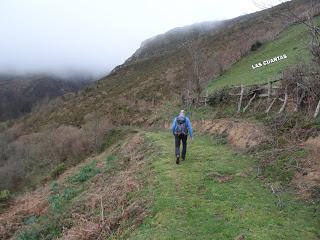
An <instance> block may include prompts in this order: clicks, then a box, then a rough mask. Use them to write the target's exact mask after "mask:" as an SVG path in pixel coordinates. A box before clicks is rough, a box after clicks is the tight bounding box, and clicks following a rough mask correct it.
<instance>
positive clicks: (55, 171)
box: [50, 163, 67, 178]
mask: <svg viewBox="0 0 320 240" xmlns="http://www.w3.org/2000/svg"><path fill="white" fill-rule="evenodd" d="M66 169H67V166H66V164H65V163H60V164H58V166H57V167H56V168H54V169H53V170H52V171H51V173H50V176H51V177H52V178H57V177H58V176H60V175H61V174H62V173H63V172H64V171H65V170H66Z"/></svg>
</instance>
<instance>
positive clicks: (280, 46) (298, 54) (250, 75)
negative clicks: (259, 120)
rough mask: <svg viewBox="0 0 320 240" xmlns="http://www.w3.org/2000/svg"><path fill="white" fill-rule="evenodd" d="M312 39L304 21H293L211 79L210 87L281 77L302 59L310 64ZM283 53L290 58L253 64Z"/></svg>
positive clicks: (318, 21)
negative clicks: (275, 35)
mask: <svg viewBox="0 0 320 240" xmlns="http://www.w3.org/2000/svg"><path fill="white" fill-rule="evenodd" d="M315 21H316V23H320V17H317V18H315ZM310 41H311V36H310V34H309V33H308V30H307V29H306V27H305V25H303V24H294V25H292V26H290V27H289V28H288V29H286V30H285V31H283V32H282V33H281V34H279V36H277V38H276V39H275V40H273V41H271V42H269V43H266V44H264V45H263V46H262V47H261V48H259V49H258V50H257V51H254V52H251V53H250V54H248V55H247V56H246V57H244V58H242V59H241V60H239V61H238V62H237V63H235V64H233V65H232V66H231V67H230V68H229V69H228V70H227V71H225V72H224V73H223V74H222V75H221V76H220V77H217V78H215V79H213V80H211V81H210V82H209V84H208V89H209V91H213V90H215V89H219V88H222V87H225V86H231V85H240V84H256V83H264V82H268V81H270V80H276V79H279V78H281V76H282V72H283V71H284V70H285V69H287V68H288V67H290V66H292V65H294V64H299V63H305V64H307V63H309V62H310V61H311V53H310V50H309V49H308V44H309V43H310ZM283 54H286V55H287V59H284V60H282V61H278V62H275V63H272V64H269V65H266V66H262V67H259V68H255V69H253V68H252V65H253V66H255V64H256V63H259V62H263V61H265V60H269V59H273V58H274V57H277V56H280V55H283Z"/></svg>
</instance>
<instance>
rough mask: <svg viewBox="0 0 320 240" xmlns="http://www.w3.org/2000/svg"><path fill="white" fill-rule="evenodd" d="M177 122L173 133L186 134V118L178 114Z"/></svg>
mask: <svg viewBox="0 0 320 240" xmlns="http://www.w3.org/2000/svg"><path fill="white" fill-rule="evenodd" d="M176 122H177V126H176V129H175V133H176V134H178V135H180V134H184V135H188V128H187V124H186V118H185V117H182V116H178V117H177V119H176Z"/></svg>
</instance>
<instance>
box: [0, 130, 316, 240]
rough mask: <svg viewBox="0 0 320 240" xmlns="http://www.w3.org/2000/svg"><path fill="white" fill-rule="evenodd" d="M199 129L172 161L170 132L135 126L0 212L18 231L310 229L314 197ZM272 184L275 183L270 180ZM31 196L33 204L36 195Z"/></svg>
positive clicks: (279, 233) (120, 234) (170, 234)
mask: <svg viewBox="0 0 320 240" xmlns="http://www.w3.org/2000/svg"><path fill="white" fill-rule="evenodd" d="M225 144H226V141H225V139H222V138H216V137H212V136H208V135H202V136H199V137H197V138H196V140H195V141H194V142H192V143H190V144H189V152H188V158H187V160H186V161H185V162H182V164H181V165H176V164H175V162H174V158H173V152H172V151H173V138H172V136H171V134H169V133H165V132H146V131H142V130H139V131H138V132H137V131H133V133H131V134H129V135H128V137H127V138H125V139H122V141H121V142H116V143H115V144H114V145H113V146H112V147H111V148H109V149H108V150H107V151H106V152H104V153H103V154H101V155H99V156H96V157H93V158H88V159H87V160H86V161H85V162H83V163H82V164H79V165H78V166H76V167H74V168H72V169H69V171H67V172H66V173H65V174H63V175H62V176H61V177H60V178H58V179H57V180H56V181H53V182H52V183H50V184H48V185H47V186H45V187H41V188H39V189H38V190H36V191H35V192H34V193H33V194H28V195H26V196H25V197H20V198H19V199H17V200H16V201H15V202H14V203H13V205H12V206H11V207H10V208H9V209H7V210H5V211H4V212H3V213H1V215H0V224H1V225H0V234H1V235H0V236H1V237H2V238H4V239H5V238H8V237H10V236H15V238H17V239H56V238H59V237H60V238H61V239H98V238H103V239H107V238H110V239H234V238H236V237H238V239H290V240H292V239H306V240H308V239H310V240H311V239H316V237H317V236H319V234H320V232H319V228H318V226H319V223H320V219H319V216H318V214H317V212H318V211H319V209H318V207H317V206H316V205H311V204H306V203H305V202H302V201H300V200H298V199H295V197H294V196H293V195H292V193H290V192H287V191H284V190H281V191H276V192H274V193H272V189H271V187H270V186H269V185H268V184H263V182H262V181H261V180H260V179H259V175H257V171H256V164H255V160H254V159H253V158H252V157H249V156H248V155H246V154H243V153H238V152H236V151H234V150H231V149H230V148H229V147H228V146H227V145H225ZM278 190H279V189H278ZM34 203H36V204H34Z"/></svg>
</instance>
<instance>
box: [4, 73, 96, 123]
mask: <svg viewBox="0 0 320 240" xmlns="http://www.w3.org/2000/svg"><path fill="white" fill-rule="evenodd" d="M89 80H90V79H81V80H79V81H77V80H75V79H74V80H72V81H70V80H66V79H63V78H59V77H55V76H46V75H38V76H36V75H31V76H29V75H27V76H14V75H0V122H1V121H5V120H9V119H14V118H17V117H20V116H22V115H23V114H26V113H28V112H30V111H31V110H32V107H34V106H35V105H36V104H37V103H40V102H41V101H43V100H45V99H47V100H50V99H52V98H55V97H57V96H62V95H64V94H65V93H68V92H74V91H77V90H79V89H81V88H83V87H85V86H86V85H87V84H88V83H89Z"/></svg>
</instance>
